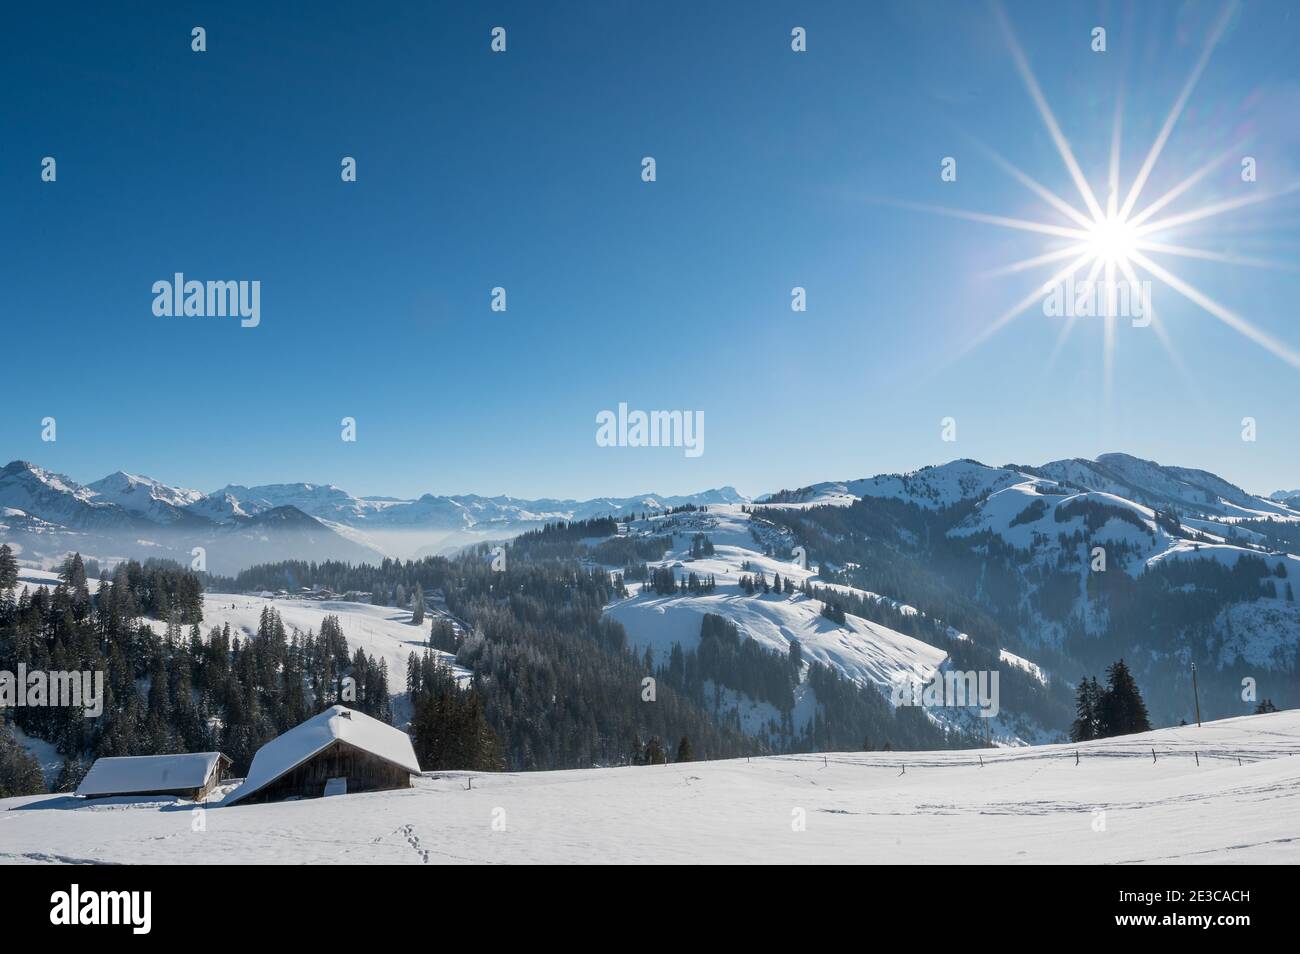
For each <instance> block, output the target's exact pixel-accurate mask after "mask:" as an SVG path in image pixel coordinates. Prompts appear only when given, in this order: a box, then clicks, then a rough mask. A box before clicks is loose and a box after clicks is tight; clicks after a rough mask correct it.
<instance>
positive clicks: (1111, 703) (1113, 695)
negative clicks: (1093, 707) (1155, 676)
mask: <svg viewBox="0 0 1300 954" xmlns="http://www.w3.org/2000/svg"><path fill="white" fill-rule="evenodd" d="M1099 710H1100V715H1099V718H1098V723H1099V730H1100V731H1099V736H1098V737H1099V738H1110V737H1112V736H1116V735H1131V734H1132V733H1134V732H1149V731H1150V730H1151V722H1150V720H1149V719H1148V718H1147V707H1146V703H1144V702H1143V701H1142V693H1141V692H1139V691H1138V687H1137V682H1136V681H1135V680H1134V679H1133V674H1132V673H1131V672H1129V668H1128V666H1126V665H1124V660H1123V659H1120V660H1118V661H1117V662H1114V663H1111V665H1110V666H1109V667H1108V668H1107V669H1106V691H1105V692H1103V693H1102V695H1101V704H1100V706H1099Z"/></svg>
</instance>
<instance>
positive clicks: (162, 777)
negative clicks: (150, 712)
mask: <svg viewBox="0 0 1300 954" xmlns="http://www.w3.org/2000/svg"><path fill="white" fill-rule="evenodd" d="M229 772H230V759H228V758H226V756H224V755H222V754H221V753H220V752H190V753H187V754H185V755H130V756H124V757H120V758H103V759H96V760H95V764H94V765H92V766H91V767H90V771H89V772H87V773H86V777H85V778H83V779H82V780H81V784H80V785H78V786H77V794H78V795H82V796H84V797H86V798H107V797H109V796H111V795H175V796H178V797H180V798H189V799H193V800H194V801H199V800H200V799H202V798H206V797H207V795H208V794H209V793H210V792H211V791H212V790H213V789H214V788H216V786H217V785H219V784H220V783H221V782H222V781H224V780H225V778H226V777H227V775H228V774H229Z"/></svg>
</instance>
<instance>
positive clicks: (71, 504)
mask: <svg viewBox="0 0 1300 954" xmlns="http://www.w3.org/2000/svg"><path fill="white" fill-rule="evenodd" d="M747 500H748V498H746V497H744V496H743V495H741V494H740V493H738V492H737V491H736V490H735V488H732V487H722V488H717V489H714V490H708V491H704V492H702V493H699V494H689V495H684V496H660V495H658V494H641V495H638V496H634V497H601V498H596V499H592V500H581V501H580V500H555V499H541V500H524V499H519V498H515V497H506V496H497V497H483V496H479V495H476V494H467V495H460V496H437V495H433V494H425V495H423V496H421V497H418V498H416V499H413V500H403V499H397V498H391V497H384V498H373V497H371V498H361V497H356V496H353V495H352V494H350V493H348V492H347V491H345V490H343V489H341V488H339V487H336V486H334V485H332V484H317V483H285V484H265V485H260V486H255V487H247V486H243V485H239V484H231V485H228V486H225V487H222V488H221V489H220V490H217V491H214V492H212V493H210V494H204V493H202V492H199V491H196V490H189V489H185V488H180V487H172V486H169V485H167V484H164V483H162V482H160V481H157V480H154V479H152V478H149V477H143V476H138V475H134V474H129V473H126V472H125V471H117V472H115V473H113V474H110V475H109V476H107V477H105V478H103V479H102V480H98V481H95V482H94V483H91V484H85V485H82V484H79V483H77V482H76V481H74V480H72V479H71V478H69V477H65V476H63V475H61V474H56V473H53V472H51V471H47V470H44V469H42V468H41V467H38V466H36V465H35V464H31V463H28V462H26V461H14V462H13V463H11V464H9V465H8V466H6V467H5V468H4V469H3V470H0V538H8V539H11V540H12V541H13V542H14V543H16V544H17V545H18V547H19V552H20V554H22V556H23V558H24V560H25V561H28V562H45V563H51V562H53V561H54V560H56V559H57V558H59V557H61V556H62V555H63V553H64V552H65V551H66V550H70V549H76V550H79V551H81V552H82V553H83V554H85V555H87V556H92V555H93V556H96V557H99V558H101V559H108V560H111V559H114V558H120V557H126V556H132V557H148V556H159V557H161V556H167V557H171V558H176V559H181V558H183V559H184V562H187V563H188V562H189V560H190V557H189V553H190V551H191V550H192V549H193V548H194V547H203V548H204V549H205V550H207V551H209V552H208V558H209V559H208V563H209V568H210V569H212V570H214V571H217V572H233V571H234V570H237V569H240V568H242V567H245V566H248V565H251V564H252V563H258V562H268V561H271V560H279V559H291V558H302V559H316V560H321V559H341V560H353V561H361V560H372V561H374V560H380V559H382V558H383V557H385V556H393V557H403V558H413V557H420V556H426V555H431V554H436V553H444V552H450V551H453V550H455V549H458V548H460V547H463V546H465V545H467V544H472V543H476V542H481V541H484V540H497V539H507V538H510V537H514V536H517V535H519V534H520V533H524V532H527V531H528V530H532V529H535V528H537V527H539V526H542V525H543V524H545V523H551V522H555V521H559V520H566V521H567V520H585V519H590V518H593V517H602V516H621V515H623V514H627V513H662V512H664V511H667V510H670V509H672V508H673V507H678V506H682V505H684V504H696V505H702V504H709V503H715V504H716V503H743V502H746V501H747Z"/></svg>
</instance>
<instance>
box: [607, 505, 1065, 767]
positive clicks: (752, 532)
mask: <svg viewBox="0 0 1300 954" xmlns="http://www.w3.org/2000/svg"><path fill="white" fill-rule="evenodd" d="M761 509H762V508H760V510H761ZM627 533H628V534H629V535H632V536H636V535H643V536H646V537H651V538H653V537H671V539H672V545H671V546H670V548H669V549H668V550H667V551H666V552H665V553H664V554H663V556H662V557H661V558H660V559H657V560H650V561H647V565H648V566H649V567H650V568H651V569H654V568H663V567H668V568H671V569H672V570H673V573H674V575H675V576H676V577H677V578H678V580H684V579H686V577H687V575H688V574H691V573H694V574H696V576H698V577H700V578H708V577H712V578H713V579H714V580H715V581H716V584H717V586H716V589H715V590H714V591H713V592H708V593H689V592H687V593H676V594H670V595H660V594H656V593H654V592H653V591H652V590H650V589H649V588H648V587H647V586H645V585H643V584H635V583H633V584H630V585H629V589H630V591H631V594H632V595H630V596H629V597H628V598H627V599H624V600H621V601H619V602H616V603H614V604H612V605H611V606H610V607H609V608H608V609H607V610H606V613H607V615H609V616H610V617H611V618H613V619H615V620H617V621H618V622H619V623H621V624H622V625H623V628H624V629H625V630H626V631H627V634H628V640H629V642H630V643H631V644H632V645H633V646H634V647H635V648H636V650H637V651H638V653H641V652H644V651H645V650H646V649H649V650H650V652H651V653H652V654H653V656H654V659H655V662H656V664H658V665H663V664H666V663H667V662H668V660H669V657H670V655H671V652H672V649H673V646H674V645H680V646H681V647H682V649H683V650H692V649H696V648H697V647H698V645H699V640H700V627H701V623H702V621H703V617H704V616H705V615H706V614H709V613H712V614H716V615H718V616H722V617H724V618H725V619H728V620H730V621H731V622H732V623H734V624H735V625H736V626H737V628H738V629H739V630H740V633H741V634H742V636H744V637H746V638H749V639H753V640H755V641H756V642H757V643H759V644H760V645H761V646H763V647H764V648H765V649H767V650H770V651H772V652H775V653H777V654H779V655H782V656H784V655H787V654H788V653H789V651H790V647H791V644H792V643H794V642H796V641H797V642H798V643H799V646H800V650H801V652H802V655H803V658H804V659H805V660H808V661H814V662H817V663H821V664H823V665H826V666H829V667H830V668H832V669H834V670H836V671H838V672H839V673H841V674H842V675H844V676H846V677H848V678H849V679H851V680H853V681H854V682H856V683H857V684H858V685H861V686H864V687H870V688H872V689H874V690H877V691H879V692H881V693H882V694H883V695H884V696H885V697H886V698H889V697H890V695H891V692H892V690H893V689H894V687H895V686H896V685H897V684H898V682H899V681H900V680H909V681H910V680H920V681H921V682H928V681H930V680H932V679H934V677H935V675H936V674H937V673H940V672H941V671H943V670H945V669H947V668H951V667H950V664H949V657H948V653H947V651H945V650H944V649H941V648H938V647H936V646H933V645H931V644H929V643H926V642H923V641H922V640H920V639H917V638H915V637H913V636H909V635H907V634H905V633H900V632H897V631H895V630H893V629H890V628H889V627H888V626H884V625H881V624H879V623H877V622H873V621H870V620H866V619H862V618H861V617H858V616H854V615H852V614H848V615H846V617H845V621H844V623H843V624H839V623H836V622H834V621H833V620H831V619H829V618H827V617H826V616H823V615H822V612H821V610H822V606H823V604H822V602H821V601H820V600H818V599H815V598H812V597H809V596H805V595H803V594H802V593H799V592H794V593H789V594H787V593H775V592H773V593H768V594H762V593H758V594H753V595H750V594H748V593H746V592H744V591H743V590H742V589H741V588H740V580H741V578H742V577H744V576H750V577H753V576H754V575H755V574H759V573H761V574H762V576H763V578H764V579H766V580H767V581H768V582H769V583H770V582H772V581H773V580H774V579H776V578H777V577H780V578H781V579H782V580H785V579H789V580H791V581H792V582H793V583H794V585H795V586H796V587H798V586H800V585H802V584H803V583H804V582H805V581H807V580H812V579H813V578H814V577H815V576H816V567H812V568H811V569H810V568H806V567H804V566H802V565H800V563H799V562H797V561H796V560H794V559H793V557H792V556H791V558H784V557H783V556H781V555H779V554H790V552H791V546H790V542H789V541H788V539H786V538H785V537H784V536H783V535H781V534H780V533H778V532H776V531H775V528H773V527H771V526H770V525H765V524H763V523H761V522H756V521H754V519H753V517H752V516H751V513H750V512H748V510H747V508H744V507H742V506H739V505H721V506H713V507H710V508H708V510H707V512H688V513H680V514H673V515H670V516H656V517H651V518H648V519H646V520H636V521H633V522H631V523H630V524H629V525H628V526H627ZM697 535H702V536H703V537H705V538H707V539H708V540H709V541H710V542H711V543H712V544H713V547H714V552H713V554H711V555H709V556H703V557H699V558H695V559H692V557H691V547H692V542H693V540H694V538H695V537H696V536H697ZM769 550H770V551H771V553H770V554H769V553H768V552H767V551H769ZM818 585H824V584H823V583H821V581H818ZM829 588H830V589H833V590H835V591H837V592H842V593H850V594H853V595H855V596H859V597H863V598H866V599H870V600H884V597H881V596H880V595H879V594H874V593H869V592H866V591H864V590H858V589H854V588H852V587H848V586H842V585H831V586H830V587H829ZM888 602H891V603H892V601H888ZM894 605H895V606H896V608H898V609H899V610H900V611H901V612H904V613H908V614H914V613H916V612H917V610H916V609H915V608H913V607H904V606H898V605H897V604H894ZM950 635H951V636H953V637H958V636H960V635H962V634H959V633H957V632H956V631H955V630H951V632H950ZM1003 658H1004V661H1007V660H1015V661H1016V662H1015V664H1016V665H1020V667H1021V668H1025V669H1027V670H1028V671H1034V672H1038V673H1041V670H1040V669H1039V667H1038V666H1037V665H1035V664H1034V663H1032V662H1029V661H1026V660H1022V659H1020V657H1018V656H1016V655H1014V654H1012V653H1004V657H1003ZM815 702H816V700H815V695H813V694H812V691H811V689H810V688H809V687H808V686H807V685H806V684H805V685H801V686H800V687H799V689H798V690H797V691H796V707H795V712H794V718H795V720H796V725H797V726H801V725H802V724H803V723H804V722H806V720H807V719H809V718H810V717H811V714H812V712H813V708H814V706H815ZM727 705H728V707H732V706H734V707H736V708H737V709H738V710H739V713H740V716H741V723H742V725H744V726H745V729H746V731H749V732H752V733H755V734H762V731H763V728H764V727H765V726H766V725H768V724H769V723H770V722H772V721H774V720H775V719H776V718H777V713H776V710H775V709H774V708H773V707H772V706H771V705H769V704H766V703H761V702H756V701H754V700H751V699H747V698H745V697H744V696H742V695H739V694H737V693H734V692H733V693H730V694H728V695H727ZM931 714H932V717H934V718H935V719H936V721H938V722H940V723H941V724H947V725H953V726H961V727H964V728H967V729H972V730H973V731H978V732H979V733H980V734H981V735H982V734H983V733H984V732H985V730H986V729H987V730H988V731H989V732H990V734H991V736H992V738H993V739H994V740H995V741H996V742H997V744H1000V745H1021V744H1024V743H1025V742H1026V741H1030V740H1042V739H1043V738H1044V737H1046V736H1050V735H1051V733H1049V732H1047V731H1046V730H1045V729H1044V728H1043V727H1042V726H1040V725H1038V724H1036V723H1035V722H1033V720H1030V719H1025V718H1023V717H1021V716H1020V714H1018V713H1015V712H1011V711H1008V712H1003V713H1001V714H1000V715H999V716H998V717H996V718H993V719H991V720H988V722H989V724H988V725H987V726H985V725H983V724H979V725H978V728H977V729H976V728H975V725H976V723H975V722H974V721H973V719H974V716H973V713H971V712H966V711H954V710H947V711H942V710H936V711H934V712H932V713H931Z"/></svg>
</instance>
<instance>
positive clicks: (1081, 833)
mask: <svg viewBox="0 0 1300 954" xmlns="http://www.w3.org/2000/svg"><path fill="white" fill-rule="evenodd" d="M1153 752H1154V753H1155V760H1154V761H1153V759H1152V753H1153ZM1076 753H1077V758H1078V761H1077V763H1076ZM232 787H233V786H227V787H226V789H225V791H224V792H223V793H219V794H218V796H217V798H216V799H215V800H214V801H212V802H210V803H209V804H208V807H207V809H206V811H205V818H204V822H205V823H204V825H202V826H197V825H195V824H194V817H193V809H192V807H191V805H190V803H186V802H180V801H176V800H173V799H167V798H163V799H137V800H132V799H127V798H111V799H103V800H91V801H87V800H83V799H78V798H76V797H75V796H66V795H45V796H34V797H26V798H11V799H5V800H2V801H0V862H4V863H19V864H21V863H70V864H75V863H125V864H141V863H143V864H209V865H210V864H272V863H275V864H346V865H356V864H416V865H419V864H473V863H506V862H515V863H525V862H535V863H550V864H554V863H620V864H652V863H659V862H662V863H704V862H708V863H736V864H773V863H786V862H790V863H819V864H827V863H892V864H926V865H933V864H935V863H936V862H944V863H956V864H1029V863H1038V864H1042V863H1053V864H1144V863H1147V864H1197V865H1200V864H1213V863H1236V864H1260V863H1273V864H1296V863H1300V839H1297V835H1296V833H1297V832H1300V711H1295V710H1293V711H1288V712H1278V713H1273V714H1269V715H1260V716H1249V717H1243V718H1237V719H1228V720H1224V721H1221V722H1213V723H1206V724H1205V725H1204V726H1203V727H1200V728H1198V727H1196V726H1182V727H1178V728H1170V729H1160V730H1157V731H1155V732H1147V733H1143V734H1140V735H1132V736H1126V737H1121V738H1116V739H1107V740H1103V741H1099V742H1084V743H1080V744H1078V745H1049V746H1035V747H1030V748H1022V749H1011V750H1001V751H998V752H990V751H984V752H976V751H957V752H953V751H947V752H906V753H905V752H894V753H890V752H869V753H867V752H849V753H832V754H827V755H824V756H823V755H790V756H777V757H771V758H756V759H753V760H752V761H751V760H742V759H736V760H730V761H718V762H689V763H678V764H670V765H661V766H644V767H639V766H633V767H625V768H611V769H583V770H574V771H564V772H532V773H523V774H504V773H503V774H477V773H463V772H444V773H437V774H433V775H427V776H424V777H419V778H417V779H416V780H415V783H414V787H413V788H410V789H399V790H396V791H389V792H374V793H368V794H361V795H344V796H338V797H333V798H321V799H312V800H306V801H297V802H280V803H272V804H266V805H245V806H241V805H232V806H229V807H222V806H221V804H220V798H222V797H224V794H225V793H227V792H228V791H229V790H230V789H231V788H232ZM1229 821H1230V824H1229V823H1228V822H1229ZM196 828H200V829H201V830H195V829H196Z"/></svg>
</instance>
